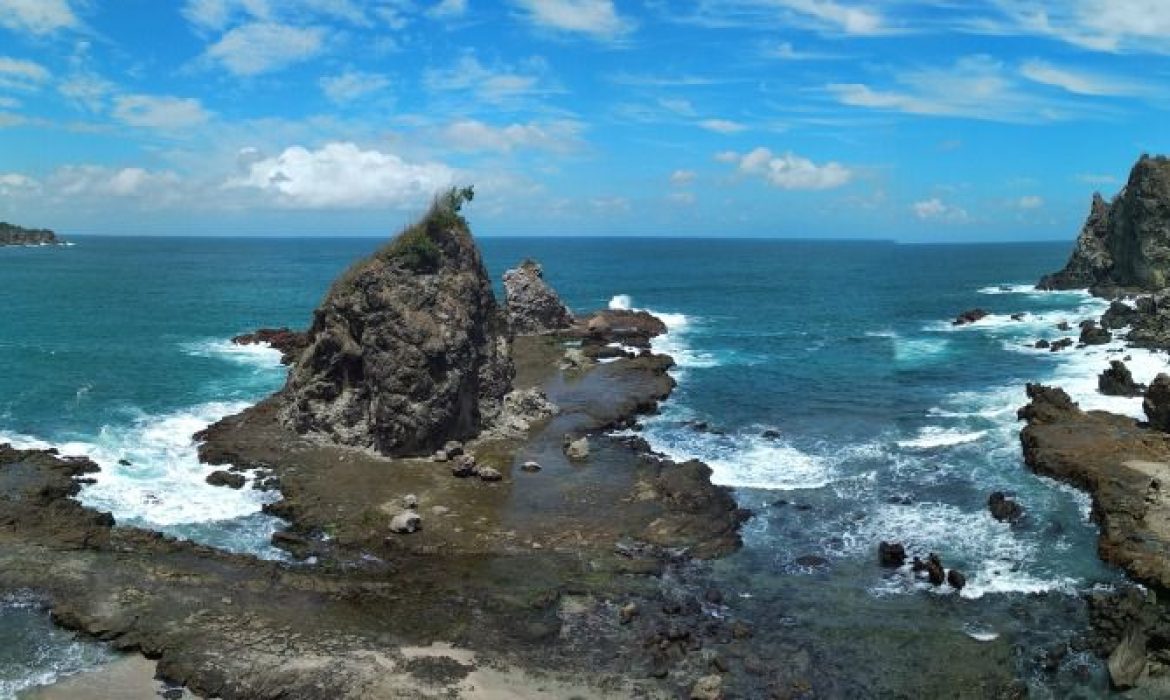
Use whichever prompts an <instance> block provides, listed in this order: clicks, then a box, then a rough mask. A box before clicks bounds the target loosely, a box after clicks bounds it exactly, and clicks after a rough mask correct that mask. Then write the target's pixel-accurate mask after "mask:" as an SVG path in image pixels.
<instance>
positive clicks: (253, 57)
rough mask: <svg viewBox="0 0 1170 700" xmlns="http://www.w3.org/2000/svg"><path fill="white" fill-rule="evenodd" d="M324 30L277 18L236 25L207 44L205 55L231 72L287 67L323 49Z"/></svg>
mask: <svg viewBox="0 0 1170 700" xmlns="http://www.w3.org/2000/svg"><path fill="white" fill-rule="evenodd" d="M324 47H325V30H323V29H321V28H319V27H294V26H291V25H287V24H279V23H276V22H253V23H250V24H244V25H241V26H239V27H236V28H234V29H232V30H230V31H228V32H227V33H226V34H224V35H223V36H222V37H221V38H220V39H219V41H217V42H215V43H214V44H212V45H211V46H209V47H207V51H206V53H205V54H204V56H205V59H206V60H209V61H212V62H214V63H219V64H221V65H222V66H223V67H224V68H226V69H227V70H228V71H230V72H231V73H233V74H235V75H238V76H243V77H249V76H254V75H260V74H262V73H271V72H273V71H277V70H280V69H282V68H286V67H288V66H290V65H293V64H295V63H299V62H301V61H305V60H308V59H310V58H312V57H314V56H316V55H317V54H319V53H321V52H322V51H323V50H324Z"/></svg>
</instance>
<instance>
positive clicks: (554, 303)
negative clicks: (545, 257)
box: [504, 260, 574, 335]
mask: <svg viewBox="0 0 1170 700" xmlns="http://www.w3.org/2000/svg"><path fill="white" fill-rule="evenodd" d="M504 305H505V309H506V310H507V313H508V324H509V326H510V327H511V328H512V332H513V333H516V334H519V335H525V334H534V333H546V332H549V331H555V330H560V329H563V328H568V327H570V326H572V325H573V321H574V319H573V314H572V313H570V312H569V309H568V308H567V307H566V306H565V305H564V303H563V302H562V301H561V299H560V297H559V296H557V293H556V291H555V290H553V288H552V287H550V286H549V284H548V283H547V282H546V281H545V280H544V270H543V269H542V268H541V267H540V265H539V264H538V263H536V262H535V261H532V260H525V261H524V262H522V263H521V264H520V265H519V266H517V267H515V268H513V269H511V270H508V271H507V272H505V273H504Z"/></svg>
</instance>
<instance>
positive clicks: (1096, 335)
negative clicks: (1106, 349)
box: [1080, 321, 1113, 345]
mask: <svg viewBox="0 0 1170 700" xmlns="http://www.w3.org/2000/svg"><path fill="white" fill-rule="evenodd" d="M1080 340H1081V342H1082V343H1084V344H1085V345H1105V344H1106V343H1109V342H1110V341H1112V340H1113V334H1112V333H1110V332H1109V331H1107V330H1105V329H1104V328H1101V327H1100V326H1098V325H1097V324H1096V323H1095V322H1093V321H1087V322H1086V323H1084V324H1082V325H1081V338H1080Z"/></svg>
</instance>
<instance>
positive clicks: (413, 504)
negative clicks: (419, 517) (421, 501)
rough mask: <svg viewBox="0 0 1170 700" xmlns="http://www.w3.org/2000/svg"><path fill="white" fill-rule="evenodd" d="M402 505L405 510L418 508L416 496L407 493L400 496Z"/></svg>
mask: <svg viewBox="0 0 1170 700" xmlns="http://www.w3.org/2000/svg"><path fill="white" fill-rule="evenodd" d="M402 507H403V508H405V509H407V510H418V496H416V495H414V494H413V493H408V494H406V495H405V496H403V497H402Z"/></svg>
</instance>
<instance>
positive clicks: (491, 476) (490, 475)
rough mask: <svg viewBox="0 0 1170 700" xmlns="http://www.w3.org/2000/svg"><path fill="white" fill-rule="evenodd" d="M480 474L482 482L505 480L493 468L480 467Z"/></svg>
mask: <svg viewBox="0 0 1170 700" xmlns="http://www.w3.org/2000/svg"><path fill="white" fill-rule="evenodd" d="M478 473H479V478H480V480H481V481H500V480H501V479H503V478H504V475H503V474H501V473H500V471H499V470H498V469H495V468H493V467H480V468H479V470H478Z"/></svg>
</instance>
